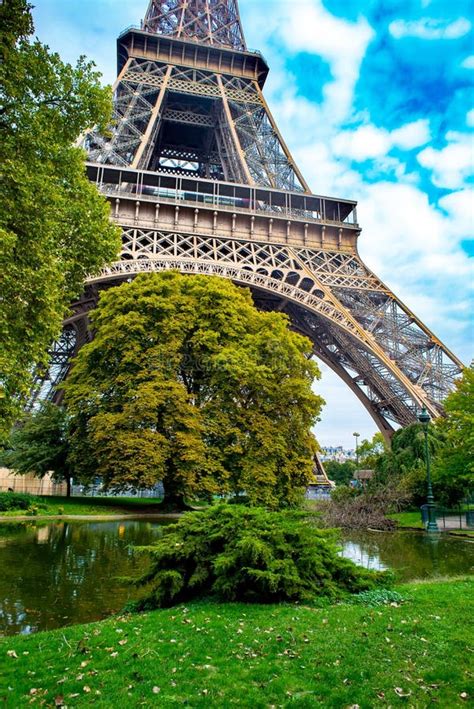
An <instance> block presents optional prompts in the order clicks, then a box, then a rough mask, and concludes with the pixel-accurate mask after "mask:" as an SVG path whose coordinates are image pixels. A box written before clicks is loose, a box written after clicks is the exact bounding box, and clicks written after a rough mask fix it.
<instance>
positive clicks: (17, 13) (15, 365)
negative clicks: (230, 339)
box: [0, 0, 119, 435]
mask: <svg viewBox="0 0 474 709" xmlns="http://www.w3.org/2000/svg"><path fill="white" fill-rule="evenodd" d="M0 27H1V33H0V182H1V187H0V205H1V206H0V272H1V274H2V285H1V293H0V301H1V311H0V435H1V434H4V433H5V432H6V431H7V430H8V428H9V426H10V424H11V422H12V420H13V419H14V418H15V416H16V415H17V414H18V412H19V410H20V408H21V403H22V400H23V399H24V398H25V396H27V393H28V390H29V387H30V385H31V377H32V371H33V369H34V368H35V367H38V366H40V367H41V366H45V365H46V364H47V349H48V346H49V345H50V343H51V342H52V340H53V339H54V338H55V337H56V336H57V335H58V333H59V330H60V326H61V321H62V319H63V318H64V315H65V313H66V311H67V307H68V303H69V302H70V300H71V298H73V297H74V296H76V295H77V294H78V293H79V292H80V290H81V286H82V283H83V280H84V277H85V276H86V275H87V274H89V273H94V272H97V271H98V270H99V269H100V268H101V266H103V265H104V263H105V262H106V261H107V260H111V259H113V258H114V256H115V255H116V253H117V251H118V248H119V235H118V232H117V229H116V228H115V227H114V226H112V224H111V223H110V221H109V208H108V205H107V203H106V201H105V200H104V199H103V198H102V197H101V196H100V195H99V193H98V192H97V190H96V188H95V186H94V185H92V184H91V183H90V182H89V181H88V180H87V178H86V176H85V171H84V158H85V155H84V153H83V151H82V150H80V149H79V148H76V147H74V145H73V143H74V141H75V140H76V139H77V137H78V135H79V134H80V132H81V131H82V130H84V129H85V128H86V127H87V126H89V125H91V124H96V123H97V124H99V125H105V124H106V122H107V120H108V119H109V117H110V111H111V93H110V89H108V88H102V87H101V86H100V83H99V74H98V73H97V72H95V71H94V67H93V64H91V63H88V62H86V61H85V60H84V58H81V59H79V61H78V63H77V66H76V67H72V66H70V65H68V64H64V63H63V62H62V61H61V59H60V57H59V56H58V55H57V54H53V53H51V52H50V51H49V49H48V47H46V46H44V45H42V44H41V43H40V42H39V41H38V40H35V41H32V40H30V38H29V35H31V33H32V32H33V24H32V20H31V15H30V5H29V4H28V3H27V2H25V0H3V2H1V3H0Z"/></svg>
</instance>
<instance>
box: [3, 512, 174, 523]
mask: <svg viewBox="0 0 474 709" xmlns="http://www.w3.org/2000/svg"><path fill="white" fill-rule="evenodd" d="M181 515H182V512H142V513H137V512H133V511H132V510H131V511H130V512H124V513H122V514H117V513H111V514H102V515H101V514H95V515H83V514H77V515H74V514H63V515H59V514H51V515H10V516H8V517H7V516H5V515H3V516H2V515H0V523H1V522H41V521H46V522H52V521H61V520H64V521H69V522H81V521H82V522H85V521H89V522H110V521H114V520H115V521H118V520H124V519H129V520H130V519H145V520H146V519H148V520H151V521H159V520H160V519H179V518H180V517H181Z"/></svg>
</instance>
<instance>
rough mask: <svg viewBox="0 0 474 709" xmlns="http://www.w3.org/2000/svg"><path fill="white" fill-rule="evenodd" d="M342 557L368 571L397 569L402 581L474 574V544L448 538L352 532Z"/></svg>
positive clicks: (436, 535) (435, 535)
mask: <svg viewBox="0 0 474 709" xmlns="http://www.w3.org/2000/svg"><path fill="white" fill-rule="evenodd" d="M342 554H343V556H345V557H347V558H349V559H352V560H353V561H355V562H356V563H357V564H360V565H362V566H365V567H366V568H368V569H380V570H384V569H393V570H394V571H395V572H396V576H397V579H399V580H400V581H410V580H413V579H415V578H420V579H423V578H433V577H436V576H456V575H460V574H470V573H473V572H474V543H473V542H471V541H470V540H467V539H460V538H455V537H452V536H448V535H446V534H433V535H428V534H418V533H416V532H415V533H410V532H397V533H393V532H351V533H350V534H347V535H346V537H345V539H344V546H343V551H342Z"/></svg>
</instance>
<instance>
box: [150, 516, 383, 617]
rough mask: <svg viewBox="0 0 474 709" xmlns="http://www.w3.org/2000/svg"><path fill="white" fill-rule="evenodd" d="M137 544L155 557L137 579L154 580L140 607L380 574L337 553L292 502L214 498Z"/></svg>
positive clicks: (341, 586)
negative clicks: (263, 504)
mask: <svg viewBox="0 0 474 709" xmlns="http://www.w3.org/2000/svg"><path fill="white" fill-rule="evenodd" d="M141 551H146V552H148V553H149V554H150V556H151V560H152V561H151V568H150V570H149V572H148V573H147V574H145V576H143V577H142V578H141V579H140V581H139V583H140V584H146V585H149V586H151V590H150V592H149V595H148V596H147V598H146V599H144V600H143V601H141V602H140V603H139V607H140V608H142V609H143V608H150V607H156V606H167V605H173V604H176V603H179V602H181V601H188V600H190V599H192V598H200V597H203V596H209V595H213V596H216V597H217V598H220V599H223V600H228V601H250V602H263V603H270V602H276V601H310V600H312V599H313V598H315V597H317V596H330V597H333V598H337V597H339V596H341V595H342V594H344V593H347V592H352V593H355V592H358V591H362V590H365V589H369V588H372V587H374V586H375V585H376V584H377V583H380V582H381V580H382V579H384V578H385V576H384V575H381V574H377V573H371V572H367V571H366V570H365V569H361V568H359V567H356V566H355V565H354V564H353V563H352V562H351V561H348V560H347V559H343V558H342V557H340V556H339V555H338V554H337V547H336V545H335V540H334V535H333V532H332V531H328V530H321V529H316V528H315V527H314V526H313V525H312V524H311V523H310V522H309V521H308V520H307V519H305V515H304V513H301V512H296V511H292V510H286V511H283V512H269V511H266V510H264V509H261V508H247V507H239V506H238V505H219V506H216V507H212V508H209V509H208V510H205V511H203V512H190V513H187V514H186V515H184V516H183V517H182V519H180V520H179V522H178V523H177V524H174V525H171V526H169V527H165V528H164V529H163V535H162V537H161V538H160V539H158V540H157V541H156V542H155V543H154V544H153V545H152V546H150V547H142V548H141Z"/></svg>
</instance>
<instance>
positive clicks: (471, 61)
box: [461, 54, 474, 69]
mask: <svg viewBox="0 0 474 709" xmlns="http://www.w3.org/2000/svg"><path fill="white" fill-rule="evenodd" d="M461 66H462V67H463V69H474V54H471V55H470V56H469V57H466V58H465V59H464V61H462V62H461Z"/></svg>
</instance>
